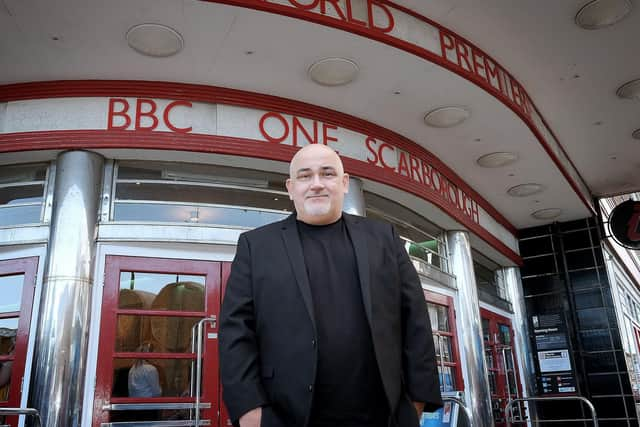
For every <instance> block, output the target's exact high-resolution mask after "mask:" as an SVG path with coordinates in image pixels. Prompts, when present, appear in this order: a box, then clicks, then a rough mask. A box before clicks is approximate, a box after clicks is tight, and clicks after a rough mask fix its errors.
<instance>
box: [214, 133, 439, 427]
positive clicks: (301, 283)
mask: <svg viewBox="0 0 640 427" xmlns="http://www.w3.org/2000/svg"><path fill="white" fill-rule="evenodd" d="M286 186H287V191H288V193H289V197H290V198H291V200H293V204H294V206H295V213H294V214H293V215H291V216H290V217H288V218H287V219H285V220H283V221H280V222H277V223H274V224H270V225H267V226H264V227H260V228H258V229H255V230H252V231H249V232H246V233H243V234H242V235H241V236H240V239H239V241H238V248H237V253H236V257H235V259H234V261H233V265H232V267H231V274H230V276H229V280H228V282H227V287H226V291H225V298H224V301H223V304H222V312H221V320H220V347H219V348H220V372H221V378H222V383H223V389H224V392H223V393H224V401H225V404H226V406H227V409H228V411H229V414H230V416H231V419H232V421H233V423H234V425H235V426H240V427H259V426H263V427H306V426H309V427H389V426H398V427H417V426H418V425H419V415H420V414H421V413H422V411H423V410H426V411H434V410H435V409H437V408H439V407H440V406H442V401H441V397H440V387H439V383H438V373H437V368H436V364H435V351H434V345H433V338H432V334H431V325H430V323H429V317H428V315H427V307H426V303H425V300H424V295H423V293H422V288H421V285H420V281H419V279H418V275H417V273H416V271H415V269H414V268H413V265H412V264H411V262H410V260H409V257H408V255H407V253H406V251H405V250H404V246H403V244H402V243H401V241H400V239H399V238H398V236H397V234H396V233H395V231H394V229H393V228H392V227H391V226H390V225H389V224H385V223H380V222H375V221H371V220H367V219H365V218H361V217H357V216H352V215H348V214H345V213H343V212H342V206H343V202H344V195H345V194H346V193H347V192H348V188H349V176H348V175H347V174H346V173H345V172H344V168H343V165H342V162H341V160H340V158H339V157H338V155H337V154H336V153H335V151H333V150H332V149H331V148H329V147H327V146H324V145H315V144H314V145H308V146H306V147H304V148H302V149H301V150H299V151H298V152H297V153H296V155H295V156H294V157H293V159H292V160H291V164H290V168H289V179H287V182H286Z"/></svg>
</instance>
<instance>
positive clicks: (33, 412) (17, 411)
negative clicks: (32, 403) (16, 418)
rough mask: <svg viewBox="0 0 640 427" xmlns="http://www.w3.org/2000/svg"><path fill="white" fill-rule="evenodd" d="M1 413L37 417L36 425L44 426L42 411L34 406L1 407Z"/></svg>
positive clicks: (37, 426) (38, 426)
mask: <svg viewBox="0 0 640 427" xmlns="http://www.w3.org/2000/svg"><path fill="white" fill-rule="evenodd" d="M0 415H24V416H27V417H33V418H35V419H36V427H40V426H42V420H41V419H40V412H38V410H37V409H33V408H0Z"/></svg>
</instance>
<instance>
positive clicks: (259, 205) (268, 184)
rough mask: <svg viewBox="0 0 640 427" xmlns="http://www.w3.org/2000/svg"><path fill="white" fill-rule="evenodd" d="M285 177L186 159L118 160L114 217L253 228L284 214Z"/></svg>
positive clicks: (288, 204) (286, 204)
mask: <svg viewBox="0 0 640 427" xmlns="http://www.w3.org/2000/svg"><path fill="white" fill-rule="evenodd" d="M285 180H286V176H285V175H281V174H275V173H268V172H262V171H253V170H248V169H240V168H230V167H224V166H212V165H198V164H184V163H162V162H157V163H148V162H146V163H142V162H121V163H119V164H118V167H117V172H116V182H115V195H114V196H115V197H114V205H113V213H112V218H113V220H115V221H153V222H178V223H191V224H214V225H222V226H243V227H257V226H260V225H264V224H268V223H271V222H274V221H278V220H281V219H283V218H285V217H286V216H288V215H289V214H290V212H291V211H292V210H293V204H292V202H291V201H290V200H289V197H288V195H287V193H286V191H285V184H284V183H285Z"/></svg>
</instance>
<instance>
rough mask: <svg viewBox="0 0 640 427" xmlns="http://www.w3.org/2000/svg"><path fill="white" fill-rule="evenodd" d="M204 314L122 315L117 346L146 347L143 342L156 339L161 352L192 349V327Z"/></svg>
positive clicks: (156, 348)
mask: <svg viewBox="0 0 640 427" xmlns="http://www.w3.org/2000/svg"><path fill="white" fill-rule="evenodd" d="M200 319H201V318H200V317H175V316H172V317H165V316H125V315H120V316H118V326H117V329H116V343H115V350H116V351H117V352H129V351H142V350H140V348H141V347H142V346H143V344H145V343H148V342H153V344H154V345H153V347H154V351H156V352H161V353H187V352H189V353H190V352H191V345H192V344H193V343H192V340H191V331H192V328H193V327H194V326H195V325H196V324H197V323H198V321H199V320H200Z"/></svg>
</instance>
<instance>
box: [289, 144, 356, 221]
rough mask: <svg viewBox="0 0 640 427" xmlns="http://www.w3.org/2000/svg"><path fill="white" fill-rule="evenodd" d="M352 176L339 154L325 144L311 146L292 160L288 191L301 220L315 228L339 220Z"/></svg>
mask: <svg viewBox="0 0 640 427" xmlns="http://www.w3.org/2000/svg"><path fill="white" fill-rule="evenodd" d="M348 189H349V175H347V174H346V173H344V168H343V166H342V161H341V160H340V157H338V154H336V152H335V151H333V150H332V149H331V148H329V147H327V146H326V145H319V144H312V145H307V146H306V147H304V148H302V149H300V151H298V152H297V153H296V155H295V156H293V159H291V164H290V165H289V179H287V191H288V192H289V198H290V199H291V200H293V204H294V205H295V207H296V212H297V217H298V219H299V220H300V221H302V222H305V223H307V224H313V225H324V224H331V223H332V222H335V221H337V220H338V219H340V216H341V215H342V204H343V202H344V195H345V194H346V193H347V191H348Z"/></svg>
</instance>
